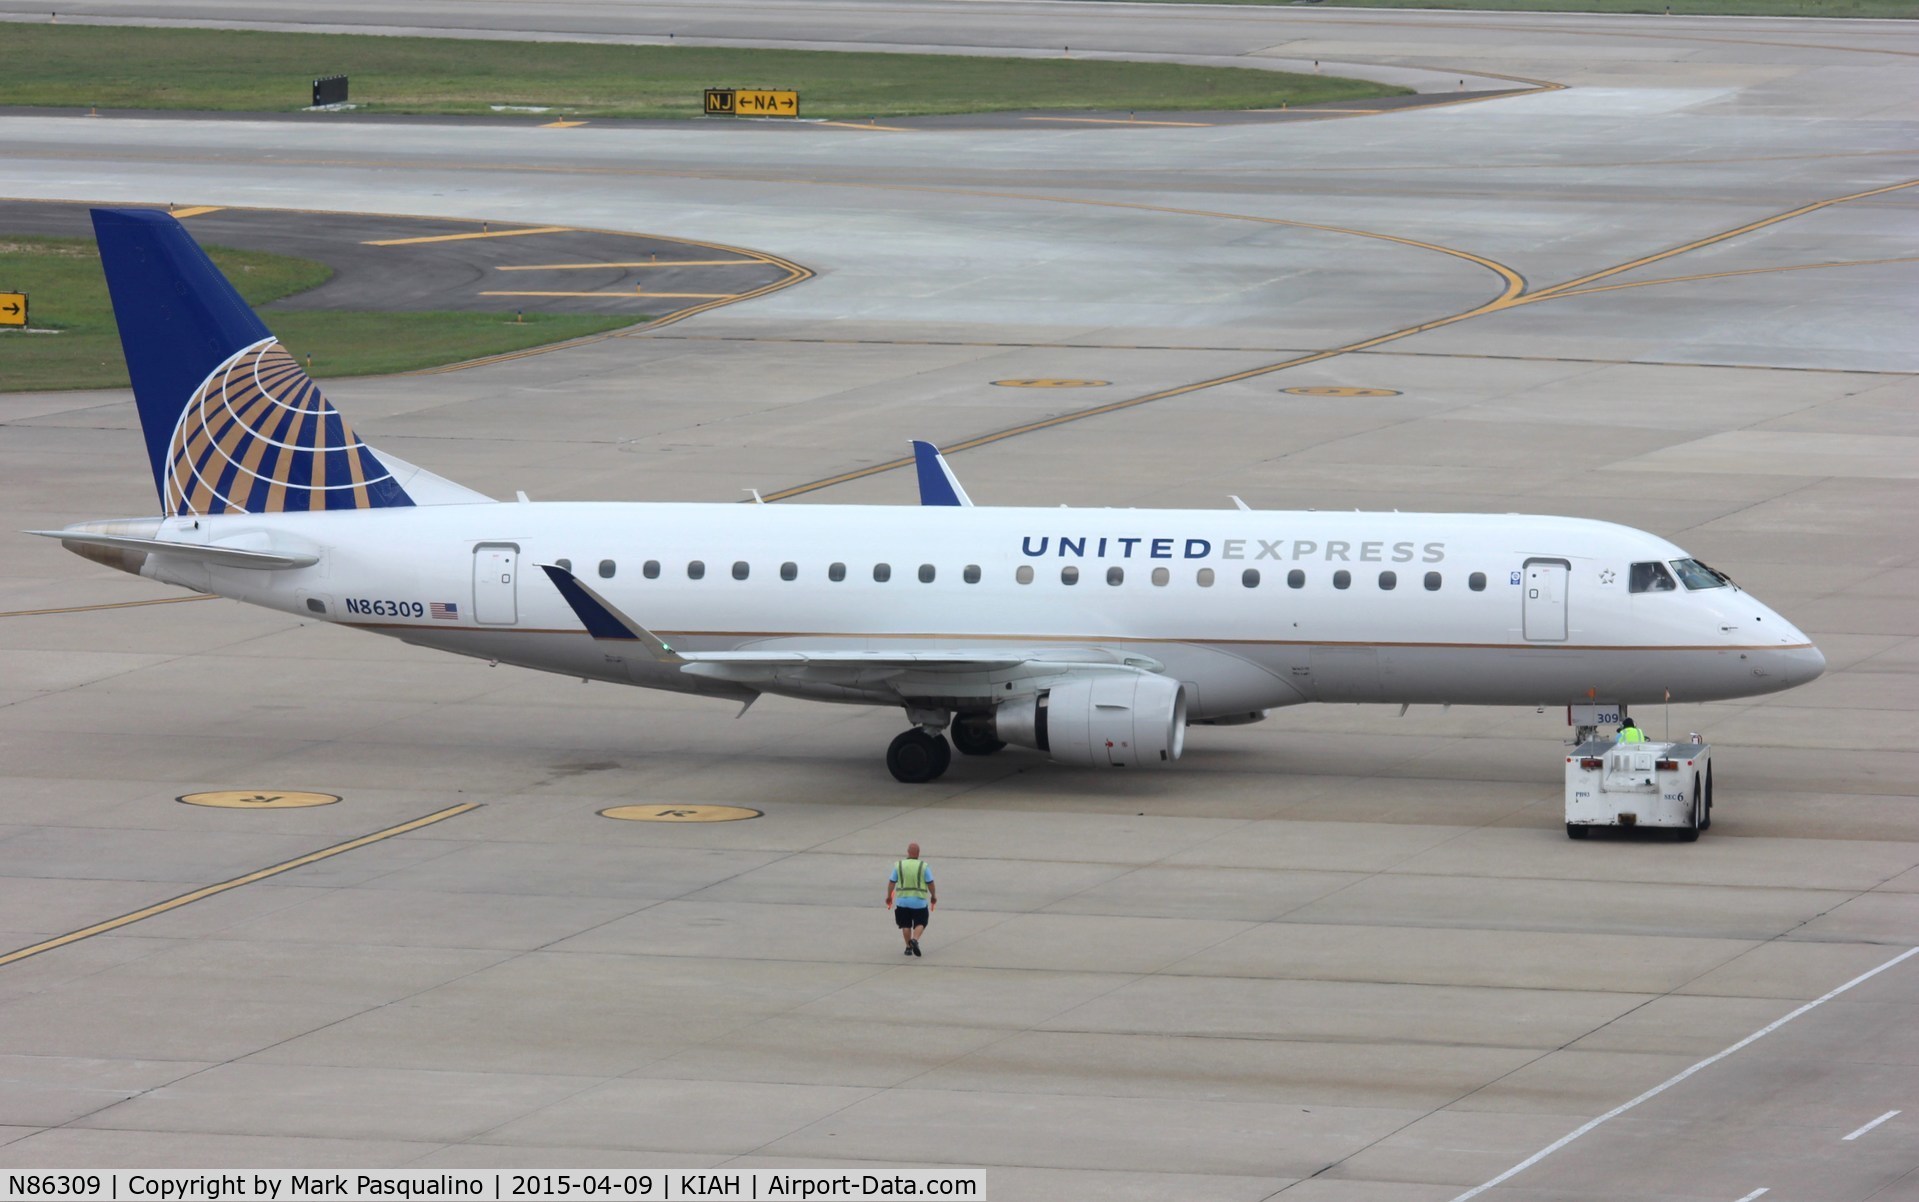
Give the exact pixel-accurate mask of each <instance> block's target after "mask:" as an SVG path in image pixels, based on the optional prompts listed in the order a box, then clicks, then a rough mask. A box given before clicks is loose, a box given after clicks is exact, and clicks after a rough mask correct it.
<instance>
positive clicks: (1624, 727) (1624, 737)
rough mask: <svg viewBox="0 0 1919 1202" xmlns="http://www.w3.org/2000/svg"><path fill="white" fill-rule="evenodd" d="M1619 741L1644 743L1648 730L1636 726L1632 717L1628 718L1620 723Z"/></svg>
mask: <svg viewBox="0 0 1919 1202" xmlns="http://www.w3.org/2000/svg"><path fill="white" fill-rule="evenodd" d="M1617 741H1618V742H1621V743H1644V742H1645V741H1646V732H1645V731H1643V730H1640V729H1639V728H1638V727H1637V726H1634V725H1633V722H1632V719H1631V718H1627V719H1625V720H1624V721H1622V722H1621V723H1620V724H1619V738H1618V740H1617Z"/></svg>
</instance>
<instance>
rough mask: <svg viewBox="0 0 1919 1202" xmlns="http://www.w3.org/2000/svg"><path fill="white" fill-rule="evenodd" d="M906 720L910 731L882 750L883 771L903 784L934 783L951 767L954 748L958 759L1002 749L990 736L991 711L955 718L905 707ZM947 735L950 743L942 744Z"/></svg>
mask: <svg viewBox="0 0 1919 1202" xmlns="http://www.w3.org/2000/svg"><path fill="white" fill-rule="evenodd" d="M906 716H907V718H908V719H910V720H911V721H912V722H913V724H914V725H913V729H911V730H909V731H907V732H906V733H905V734H903V735H900V736H899V737H898V738H896V739H894V740H893V743H892V745H891V746H890V747H888V748H887V749H886V767H887V769H888V771H890V772H892V774H893V779H894V780H897V781H900V782H901V783H903V784H908V785H923V784H925V783H926V782H927V781H929V780H938V779H939V778H940V777H941V776H942V775H944V774H945V772H946V769H947V768H948V767H950V766H951V765H952V763H953V749H954V748H955V747H957V748H959V752H960V754H961V755H992V754H993V753H994V752H995V751H1000V750H1002V749H1004V748H1005V746H1006V744H1005V742H1003V741H1002V740H1001V739H1000V738H999V736H998V735H996V734H994V732H993V715H992V712H991V711H987V712H984V713H965V714H959V715H955V714H953V713H952V711H950V710H932V709H916V708H914V707H912V706H908V707H907V709H906ZM947 734H951V735H952V736H953V741H952V742H951V743H948V742H947V741H946V736H947Z"/></svg>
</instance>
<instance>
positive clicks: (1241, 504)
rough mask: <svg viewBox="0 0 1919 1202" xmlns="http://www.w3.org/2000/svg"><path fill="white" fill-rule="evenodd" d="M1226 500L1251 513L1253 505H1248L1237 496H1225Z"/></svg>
mask: <svg viewBox="0 0 1919 1202" xmlns="http://www.w3.org/2000/svg"><path fill="white" fill-rule="evenodd" d="M1227 500H1229V501H1231V502H1232V503H1233V505H1234V506H1235V507H1236V508H1239V509H1242V510H1244V511H1246V512H1247V513H1251V512H1252V511H1253V507H1252V506H1251V505H1248V504H1247V503H1246V502H1244V501H1242V500H1240V499H1239V498H1238V497H1235V496H1230V495H1229V496H1228V497H1227Z"/></svg>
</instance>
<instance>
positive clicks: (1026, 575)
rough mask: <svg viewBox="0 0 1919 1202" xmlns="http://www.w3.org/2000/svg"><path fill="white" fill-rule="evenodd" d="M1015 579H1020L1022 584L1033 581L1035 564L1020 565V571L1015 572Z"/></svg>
mask: <svg viewBox="0 0 1919 1202" xmlns="http://www.w3.org/2000/svg"><path fill="white" fill-rule="evenodd" d="M1013 579H1015V580H1017V581H1019V582H1020V583H1021V584H1031V583H1033V565H1032V564H1030V563H1023V564H1021V565H1019V571H1017V572H1014V573H1013Z"/></svg>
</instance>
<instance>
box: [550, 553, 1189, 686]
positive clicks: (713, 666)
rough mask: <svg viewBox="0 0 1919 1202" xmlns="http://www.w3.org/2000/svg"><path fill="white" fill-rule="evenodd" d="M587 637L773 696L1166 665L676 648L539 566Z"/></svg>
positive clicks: (1047, 650)
mask: <svg viewBox="0 0 1919 1202" xmlns="http://www.w3.org/2000/svg"><path fill="white" fill-rule="evenodd" d="M540 568H541V570H542V571H544V572H545V573H546V575H547V578H548V579H549V580H551V581H552V582H553V585H554V587H555V588H557V589H559V590H560V595H561V596H562V597H564V598H565V599H566V602H567V604H568V605H569V606H571V607H572V609H573V612H574V613H575V614H576V615H577V616H578V617H579V619H580V622H581V624H582V625H584V626H585V627H586V630H587V633H588V634H591V635H592V636H593V637H594V638H596V639H599V640H601V641H603V642H609V643H624V644H626V645H628V646H630V647H633V648H635V649H638V650H641V651H643V652H644V653H645V654H646V655H647V656H649V657H650V658H651V659H653V660H654V661H655V662H656V663H661V664H675V665H678V666H679V668H680V670H681V671H682V672H685V673H687V674H688V675H692V676H704V677H708V678H711V679H715V680H725V681H731V682H733V683H736V684H742V685H746V686H748V687H759V688H766V689H771V690H775V691H777V690H778V689H779V688H780V687H781V685H782V684H795V683H798V682H801V681H805V682H808V683H814V684H837V685H841V686H843V687H846V688H848V689H852V690H856V691H859V690H867V689H875V690H884V691H888V692H897V693H901V694H902V695H912V696H919V695H927V694H933V693H944V692H946V691H947V690H951V689H955V688H966V689H970V690H981V689H984V688H985V687H988V686H991V685H1000V686H1004V685H1005V684H1007V683H1012V682H1017V681H1022V680H1038V679H1043V678H1053V677H1059V676H1064V675H1078V674H1081V673H1086V672H1103V671H1120V672H1141V671H1144V672H1158V671H1161V670H1162V668H1163V665H1161V664H1160V663H1159V662H1158V661H1157V660H1153V659H1150V658H1148V657H1146V656H1143V655H1131V654H1127V653H1124V652H1119V651H1113V650H1110V649H1108V648H1105V647H1097V646H1072V645H1066V646H1058V647H1035V646H1012V647H979V648H970V649H967V650H964V651H949V650H913V649H911V648H907V647H902V648H898V649H892V648H888V649H886V650H882V651H867V650H860V651H847V650H839V649H832V648H818V649H814V648H807V647H781V648H778V649H773V648H765V649H754V650H750V651H681V650H678V649H676V648H674V647H673V646H672V645H671V644H669V643H668V642H667V641H666V640H665V639H663V638H661V637H660V636H659V635H657V634H654V633H653V632H652V631H650V630H648V629H647V628H646V627H644V626H642V625H640V624H639V623H638V622H636V621H634V620H633V619H632V618H630V617H628V616H627V615H625V614H624V613H622V612H620V610H619V609H618V608H616V607H615V606H614V605H613V604H612V603H611V602H610V601H608V600H607V599H606V598H604V597H602V596H600V595H599V594H598V593H597V592H595V591H594V590H593V589H592V588H590V587H589V586H587V585H586V584H584V583H582V582H581V581H580V580H579V578H578V577H576V576H574V575H573V574H572V573H571V572H569V571H567V570H566V569H565V568H561V567H556V566H554V565H551V564H542V565H540Z"/></svg>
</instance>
